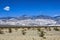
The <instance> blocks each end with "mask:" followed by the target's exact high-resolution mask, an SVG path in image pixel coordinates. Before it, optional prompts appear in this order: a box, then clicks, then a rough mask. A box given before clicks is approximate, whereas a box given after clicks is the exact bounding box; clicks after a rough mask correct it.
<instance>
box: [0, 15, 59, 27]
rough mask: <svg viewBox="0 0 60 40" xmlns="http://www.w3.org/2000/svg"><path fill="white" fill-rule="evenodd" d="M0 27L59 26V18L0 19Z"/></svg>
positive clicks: (39, 16)
mask: <svg viewBox="0 0 60 40" xmlns="http://www.w3.org/2000/svg"><path fill="white" fill-rule="evenodd" d="M0 25H14V26H60V16H55V17H51V16H46V15H38V16H26V15H22V16H19V17H0Z"/></svg>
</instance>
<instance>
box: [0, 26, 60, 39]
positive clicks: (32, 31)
mask: <svg viewBox="0 0 60 40" xmlns="http://www.w3.org/2000/svg"><path fill="white" fill-rule="evenodd" d="M0 40H60V27H40V28H0Z"/></svg>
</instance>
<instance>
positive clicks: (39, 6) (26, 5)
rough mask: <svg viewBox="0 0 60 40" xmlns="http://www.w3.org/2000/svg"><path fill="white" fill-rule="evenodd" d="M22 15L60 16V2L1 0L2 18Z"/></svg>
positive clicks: (0, 14)
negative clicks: (7, 8)
mask: <svg viewBox="0 0 60 40" xmlns="http://www.w3.org/2000/svg"><path fill="white" fill-rule="evenodd" d="M7 6H8V7H9V8H10V9H9V11H7V10H4V8H5V7H7ZM21 15H28V16H32V15H49V16H57V15H60V0H0V17H7V16H15V17H16V16H21Z"/></svg>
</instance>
